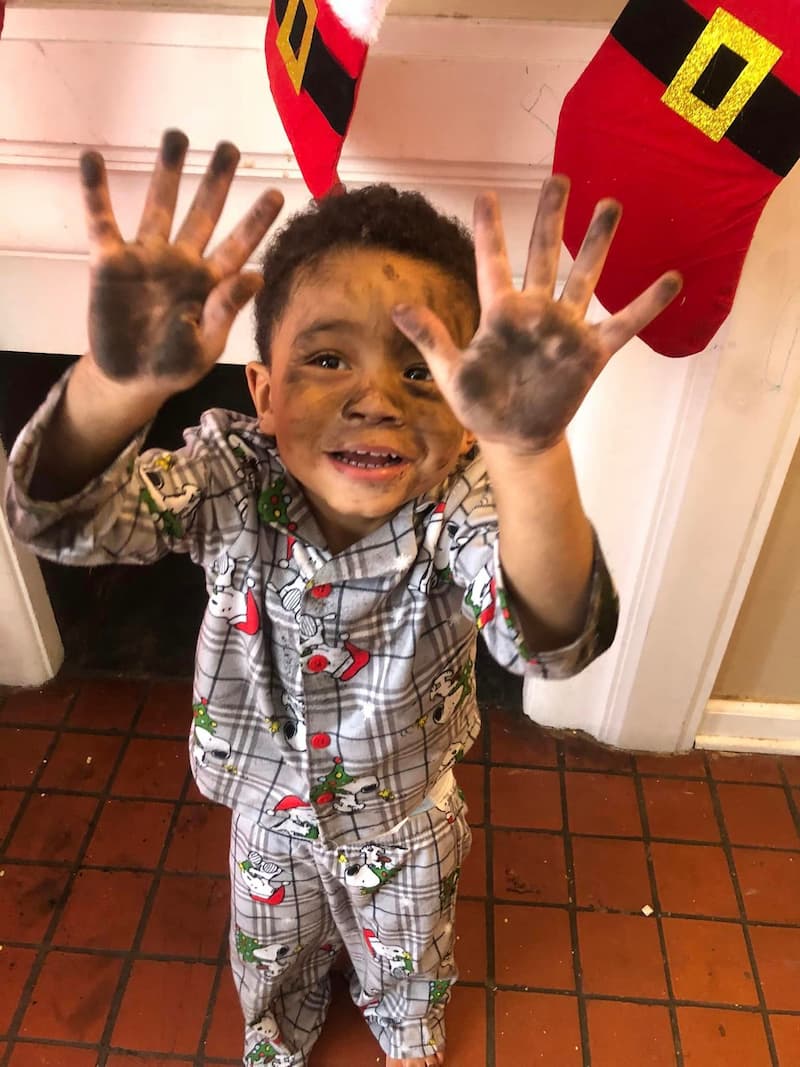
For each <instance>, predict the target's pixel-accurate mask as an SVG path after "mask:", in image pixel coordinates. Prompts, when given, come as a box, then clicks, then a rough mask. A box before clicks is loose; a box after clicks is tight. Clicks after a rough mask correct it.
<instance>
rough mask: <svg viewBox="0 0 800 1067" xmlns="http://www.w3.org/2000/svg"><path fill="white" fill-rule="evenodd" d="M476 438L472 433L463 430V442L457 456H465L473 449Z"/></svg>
mask: <svg viewBox="0 0 800 1067" xmlns="http://www.w3.org/2000/svg"><path fill="white" fill-rule="evenodd" d="M477 440H478V439H477V437H476V436H475V434H474V433H470V432H469V430H464V440H463V441H462V442H461V448H460V450H459V453H458V454H459V456H466V455H468V453H470V452H471V451H472V449H473V448H474V447H475V442H476V441H477Z"/></svg>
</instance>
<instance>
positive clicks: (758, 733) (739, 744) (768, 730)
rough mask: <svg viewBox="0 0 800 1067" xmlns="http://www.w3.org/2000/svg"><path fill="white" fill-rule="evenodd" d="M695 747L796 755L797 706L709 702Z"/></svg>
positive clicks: (799, 737)
mask: <svg viewBox="0 0 800 1067" xmlns="http://www.w3.org/2000/svg"><path fill="white" fill-rule="evenodd" d="M695 745H696V746H697V748H708V749H717V750H721V751H729V752H770V753H773V754H781V755H784V756H800V704H775V703H763V702H760V701H755V700H709V702H708V704H707V705H706V708H705V713H704V715H703V719H702V723H701V726H700V733H698V735H697V737H696V738H695Z"/></svg>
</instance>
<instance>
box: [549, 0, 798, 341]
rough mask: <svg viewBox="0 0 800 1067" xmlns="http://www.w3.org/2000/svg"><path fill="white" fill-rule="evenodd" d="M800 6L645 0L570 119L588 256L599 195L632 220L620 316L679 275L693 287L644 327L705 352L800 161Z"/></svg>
mask: <svg viewBox="0 0 800 1067" xmlns="http://www.w3.org/2000/svg"><path fill="white" fill-rule="evenodd" d="M799 93H800V0H725V7H724V8H723V7H717V3H716V0H692V2H691V4H689V3H686V2H685V0H631V2H630V3H629V4H628V5H627V7H626V8H625V9H624V10H623V12H622V14H621V15H620V17H619V19H618V20H617V22H616V23H615V24H614V26H613V27H612V29H611V34H610V36H609V37H607V38H606V40H605V41H604V42H603V44H602V45H601V47H600V50H599V51H598V52H597V54H596V55H595V57H594V58H593V59H592V61H591V62H590V64H589V66H588V67H587V68H586V70H585V72H584V73H583V75H582V76H581V77H580V78H579V79H578V81H577V82H576V84H575V85H574V86H573V88H572V89H571V90H570V91H569V93H568V94H567V96H566V98H565V100H564V104H563V107H562V109H561V115H560V118H559V125H558V132H557V136H556V148H555V158H554V164H553V170H554V171H555V172H558V173H562V174H566V175H567V176H568V177H569V178H571V180H572V193H571V195H570V200H569V207H568V209H567V217H566V224H565V234H564V239H565V242H566V245H567V247H568V248H569V250H570V252H571V253H572V254H573V255H575V254H576V253H577V250H578V248H579V246H580V242H581V240H582V238H583V235H584V233H585V232H586V227H587V225H588V223H589V219H590V217H591V213H592V209H593V207H594V204H595V202H596V201H597V200H599V199H600V198H601V197H604V196H613V197H615V198H616V199H618V200H620V201H621V202H622V205H623V208H624V211H623V216H622V221H621V223H620V226H619V230H618V231H617V235H616V237H615V239H614V243H613V245H612V248H611V252H610V254H609V257H608V262H607V264H606V267H605V270H604V271H603V275H602V277H601V279H600V283H599V285H598V286H597V296H598V299H599V300H600V301H601V303H602V304H603V305H604V307H606V308H607V309H608V310H609V311H611V312H616V311H618V310H619V309H620V308H621V307H624V305H625V304H627V303H628V302H629V301H630V300H632V299H633V297H635V296H636V295H637V294H638V293H639V292H641V290H642V289H644V288H645V287H646V286H647V285H649V284H650V283H651V282H653V281H654V280H655V279H656V278H657V277H658V275H659V274H661V273H662V272H663V271H665V270H669V269H671V268H677V269H678V270H680V271H681V273H682V274H683V277H684V289H683V292H682V293H681V295H680V296H679V297H678V299H677V300H675V301H674V303H673V304H671V305H670V306H669V307H668V308H667V309H666V311H663V312H662V313H661V314H660V315H659V316H658V318H657V319H656V320H655V321H654V322H652V323H651V324H650V325H649V326H648V327H647V328H646V329H645V330H643V331H642V333H641V337H642V339H643V340H644V341H646V342H647V344H649V345H650V346H651V347H652V348H653V349H655V351H656V352H660V353H661V354H662V355H665V356H686V355H690V354H691V353H693V352H699V351H701V350H702V349H703V348H705V347H706V345H707V344H708V342H709V341H710V340H711V338H712V337H713V336H714V334H715V333H716V332H717V330H718V328H719V326H720V325H721V324H722V322H723V321H724V320H725V318H726V316H727V315H728V312H729V311H730V308H731V305H732V303H733V298H734V295H735V293H736V286H737V284H738V281H739V276H740V274H741V270H742V264H743V262H744V257H745V253H746V252H747V249H748V247H749V245H750V242H751V240H752V236H753V230H754V229H755V225H756V223H757V221H758V218H759V216H760V214H761V212H762V210H763V208H764V204H765V203H766V201H767V199H768V197H769V195H770V193H771V192H772V190H773V189H774V188H775V186H776V185H777V184H778V182H779V181H780V180H781V178H782V177H784V176H785V175H786V174H788V173H789V171H790V170H791V168H792V167H793V166H794V164H795V163H796V162H797V160H798V158H799V157H800V95H798V94H799Z"/></svg>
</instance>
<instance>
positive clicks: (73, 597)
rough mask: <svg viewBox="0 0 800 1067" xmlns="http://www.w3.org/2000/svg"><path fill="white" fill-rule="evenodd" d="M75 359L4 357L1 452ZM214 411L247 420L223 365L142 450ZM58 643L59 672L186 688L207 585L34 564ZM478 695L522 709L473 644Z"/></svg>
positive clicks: (179, 562) (173, 442) (168, 572)
mask: <svg viewBox="0 0 800 1067" xmlns="http://www.w3.org/2000/svg"><path fill="white" fill-rule="evenodd" d="M74 358H75V357H73V356H53V355H43V354H37V353H27V352H4V353H0V439H2V441H3V443H4V445H5V448H6V451H8V450H10V448H11V445H12V443H13V441H14V439H15V438H16V436H17V434H18V433H19V431H20V430H21V429H22V427H23V425H24V424H25V422H26V421H27V420H28V418H30V416H31V415H32V414H33V412H34V411H35V410H36V408H37V406H38V405H39V404H40V403H41V401H42V400H43V399H44V397H45V396H46V394H47V391H48V389H49V388H50V387H51V386H52V385H53V384H54V383H55V382H56V381H57V379H58V378H59V376H60V375H61V374H62V373H63V372H64V370H66V368H67V367H68V366H69V364H70V363H71V362H73V361H74ZM210 407H223V408H231V409H232V410H234V411H242V412H246V413H248V414H252V413H253V405H252V402H251V400H250V394H249V392H248V390H247V383H246V382H245V376H244V368H243V367H241V366H239V365H232V364H219V365H217V366H216V367H215V368H214V369H213V370H212V371H211V373H210V374H209V375H208V376H207V377H206V378H205V379H204V380H203V381H202V382H200V383H198V384H197V385H196V386H194V388H192V389H190V390H188V391H187V392H185V393H182V394H181V395H179V396H176V397H173V398H172V399H171V400H170V401H169V402H168V403H167V404H165V405H164V407H163V408H162V410H161V411H160V412H159V414H158V417H157V418H156V420H155V422H154V423H153V426H152V428H151V430H150V433H149V434H148V438H147V441H146V447H151V446H153V445H155V446H158V447H161V448H165V449H171V448H178V447H179V446H180V445H181V444H182V442H183V437H182V431H183V429H184V428H185V427H187V426H194V425H196V424H197V423H198V422H199V419H200V415H201V413H202V412H203V411H205V410H206V409H207V408H210ZM40 565H41V568H42V574H43V576H44V580H45V584H46V586H47V591H48V594H49V596H50V600H51V602H52V604H53V611H54V613H55V616H56V620H57V622H58V626H59V629H60V631H61V638H62V640H63V642H64V649H65V657H66V658H65V664H64V668H63V670H64V672H65V673H69V674H80V675H89V674H91V675H93V674H115V675H128V676H135V677H145V678H189V677H191V674H192V666H193V660H194V648H195V642H196V639H197V631H198V628H199V625H200V619H201V617H202V613H203V608H204V605H205V600H206V592H205V583H204V581H203V575H202V573H201V572H200V570H199V568H198V567H196V566H195V565H194V564H193V563H192V562H191V560H190V559H189V557H188V556H186V555H178V554H174V555H169V556H167V557H165V558H164V559H162V560H159V562H158V563H155V564H153V565H151V566H145V567H135V566H122V565H115V564H110V565H106V566H102V567H65V566H60V565H58V564H55V563H49V562H48V561H47V560H40ZM478 695H479V697H480V698H481V700H482V701H483V702H485V703H494V704H502V705H503V706H505V707H511V708H518V707H519V708H521V706H522V688H521V683H520V680H519V679H518V678H515V677H514V676H512V675H510V674H508V673H507V672H506V671H504V670H502V668H500V667H498V666H497V665H496V664H495V663H494V661H493V660H492V659H491V658H490V657H489V655H488V653H487V652H486V651H485V649H484V647H483V642H481V641H479V642H478Z"/></svg>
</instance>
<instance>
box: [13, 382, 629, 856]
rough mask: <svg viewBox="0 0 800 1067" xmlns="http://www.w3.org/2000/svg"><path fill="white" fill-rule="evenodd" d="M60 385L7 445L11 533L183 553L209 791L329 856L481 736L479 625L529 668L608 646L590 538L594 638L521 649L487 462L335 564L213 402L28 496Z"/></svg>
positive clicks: (255, 444) (360, 836) (581, 661)
mask: <svg viewBox="0 0 800 1067" xmlns="http://www.w3.org/2000/svg"><path fill="white" fill-rule="evenodd" d="M65 381H66V376H65V377H64V378H62V380H61V382H59V383H58V384H57V385H55V386H54V387H53V389H52V391H51V393H50V395H49V396H48V398H47V400H46V401H45V403H44V404H43V405H42V407H41V408H40V409H39V410H38V411H37V413H36V414H35V415H34V416H33V418H32V419H31V420H30V422H29V423H28V425H27V426H26V427H25V429H24V430H23V431H22V433H21V434H20V436H19V438H18V439H17V441H16V443H15V446H14V448H13V450H12V453H11V456H10V461H9V466H10V477H9V484H8V490H7V501H6V503H7V512H8V517H9V521H10V523H11V527H12V530H13V532H14V534H15V535H16V537H18V538H19V539H20V540H21V541H22V542H24V543H26V544H27V545H29V546H30V547H31V548H32V549H33V550H34V551H35V552H37V553H39V554H40V555H42V556H45V557H46V558H48V559H51V560H55V561H57V562H59V563H65V564H84V565H97V564H102V563H134V564H136V563H150V562H152V561H154V560H156V559H158V558H159V557H161V556H162V555H164V554H165V553H167V552H169V551H174V552H188V553H189V554H190V556H191V558H192V559H193V560H194V562H195V563H197V564H199V565H200V566H201V567H202V568H203V571H204V573H205V578H206V586H207V589H208V606H207V609H206V611H205V616H204V619H203V622H202V627H201V630H200V636H199V641H198V646H197V657H196V667H195V677H194V704H193V712H194V716H193V722H192V729H191V734H190V759H191V764H192V770H193V773H194V775H195V778H196V780H197V784H198V787H199V789H200V790H201V792H202V793H204V794H205V795H206V796H207V797H209V798H211V799H212V800H215V801H218V802H219V803H221V804H225V805H227V806H228V807H231V808H235V809H239V810H242V811H243V812H245V813H246V814H247V815H248V817H250V818H251V819H253V820H254V821H257V822H258V823H259V824H260V825H261V826H263V827H264V828H265V829H274V830H279V831H282V832H284V833H287V834H289V835H291V836H294V837H299V838H304V839H308V840H318V841H319V842H320V843H321V844H326V843H329V844H330V843H339V842H342V843H344V842H357V841H363V840H367V839H369V840H372V839H374V838H375V837H376V836H378V835H380V834H382V833H386V832H388V831H389V830H391V829H392V828H393V827H395V826H396V825H397V824H398V823H400V822H401V821H402V820H403V819H404V818H406V817H407V816H408V815H409V814H410V813H411V812H413V811H415V810H418V809H419V808H420V806H424V802H425V798H426V797H427V796H428V794H430V793H431V791H432V790H433V791H434V792H435V791H436V784H437V782H438V781H439V780H440V779H441V778H442V777H443V776H444V775H446V774H447V773H448V772H449V771H450V769H451V768H452V767H453V766H454V764H456V763H457V762H458V761H460V760H461V759H462V758H463V756H464V754H465V753H466V751H467V750H468V749H469V747H470V746H471V745H472V743H473V741H474V739H475V737H476V736H477V733H478V730H479V726H480V721H479V713H478V707H477V702H476V698H475V680H474V660H475V646H476V639H477V634H478V632H480V633H481V634H482V636H483V639H484V640H485V642H486V644H487V646H488V648H489V651H490V652H491V654H492V656H493V657H494V658H495V659H496V660H497V661H498V663H500V664H501V665H502V666H503V667H505V668H506V669H508V670H510V671H512V672H514V673H517V674H524V673H529V674H534V675H539V676H546V677H552V678H563V677H567V676H569V675H572V674H575V673H577V672H578V671H580V670H582V669H583V668H584V667H585V666H586V665H587V664H588V663H590V662H591V661H592V660H593V659H595V658H596V657H597V656H598V655H600V653H602V652H603V651H605V649H606V648H608V647H609V645H610V644H611V642H612V640H613V637H614V632H615V628H616V620H617V600H616V595H615V592H614V588H613V585H612V582H611V579H610V577H609V574H608V570H607V568H606V565H605V562H604V559H603V555H602V552H601V550H600V548H599V546H598V545H597V543H596V546H595V559H594V569H593V577H592V588H591V595H590V602H589V609H588V612H587V618H586V623H585V626H584V629H583V632H582V633H581V634H580V636H579V637H578V638H577V639H576V640H575V641H574V642H572V643H571V644H570V645H569V646H567V647H565V648H561V649H558V650H555V651H547V652H542V653H536V652H535V651H533V650H529V649H527V648H526V647H525V645H524V642H523V640H522V638H521V636H520V633H519V632H518V630H517V627H516V624H515V621H514V613H513V609H512V607H511V605H510V604H509V602H508V599H507V596H506V593H505V589H504V586H503V573H502V570H501V567H500V563H499V557H498V530H497V515H496V512H495V507H494V502H493V497H492V490H491V487H490V485H489V482H488V479H487V474H486V469H485V466H484V464H483V462H482V460H481V459H480V457H478V458H476V459H472V460H464V461H463V462H462V463H461V464H460V466H459V467H458V468H457V469H456V470H455V471H454V472H453V473H452V474H451V475H450V476H449V477H448V478H447V480H446V481H445V482H443V483H442V484H441V485H439V486H437V487H436V488H435V489H433V490H431V491H430V492H429V493H427V494H426V495H425V496H423V497H420V498H418V499H416V500H414V501H412V502H410V503H408V504H406V505H405V506H404V507H403V508H401V509H400V511H399V512H397V514H395V515H394V516H393V517H392V518H391V519H389V520H388V521H387V522H386V523H384V524H383V526H381V527H380V529H378V530H376V531H375V532H373V533H372V534H370V535H369V536H367V537H365V538H364V539H363V540H361V541H359V542H358V543H357V544H354V545H352V546H351V547H350V548H348V549H347V550H345V551H343V552H341V553H339V554H337V555H335V556H332V555H331V554H330V553H329V552H328V551H327V550H326V549H325V548H324V547H323V546H324V543H325V542H324V539H323V537H322V535H321V533H320V531H319V528H318V526H317V524H316V522H315V520H314V517H313V515H312V512H311V510H310V508H309V506H308V503H307V502H306V500H305V497H304V495H303V491H302V488H301V487H300V486H299V485H298V484H297V483H296V482H295V481H294V479H293V478H292V476H291V475H290V474H289V473H288V472H287V471H286V470H285V469H284V467H283V465H282V463H281V459H280V455H279V453H278V451H277V449H276V447H275V441H274V440H273V439H271V438H266V437H264V435H263V434H262V433H261V432H260V431H259V429H258V427H257V424H256V421H255V419H254V418H251V417H247V416H244V415H240V414H237V413H234V412H230V411H225V410H220V409H215V410H211V411H208V412H206V413H205V414H204V415H203V416H202V419H201V424H200V426H199V427H196V428H193V429H190V430H187V431H185V433H184V440H185V444H184V446H183V447H181V448H179V449H177V450H176V451H173V452H164V451H159V450H157V449H148V450H147V451H145V452H143V453H141V454H139V453H140V450H141V447H142V443H143V441H144V437H145V431H144V430H143V431H142V432H141V433H140V434H139V435H138V436H137V437H136V438H135V439H134V440H133V441H132V442H131V443H130V445H129V446H128V447H127V448H126V449H125V450H124V451H123V452H122V453H121V455H120V456H119V457H118V459H117V460H116V461H115V462H114V463H113V464H112V465H111V467H110V468H109V469H108V470H107V471H106V472H105V473H103V474H102V475H100V476H99V477H98V478H96V479H95V480H94V481H92V482H91V483H90V484H89V485H87V486H86V487H85V488H84V489H83V490H82V491H81V492H79V493H77V494H76V495H75V496H72V497H70V498H68V499H65V500H62V501H57V502H41V501H34V500H32V499H30V497H29V496H28V495H27V494H26V488H27V485H28V483H29V481H30V477H31V474H32V471H33V469H34V465H35V459H36V454H37V449H38V445H39V441H40V439H41V434H42V431H43V428H44V426H45V425H46V423H47V421H48V419H49V417H50V415H51V413H52V411H53V409H54V407H55V405H56V403H57V401H58V399H59V396H60V394H61V391H62V390H63V387H64V383H65Z"/></svg>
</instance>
